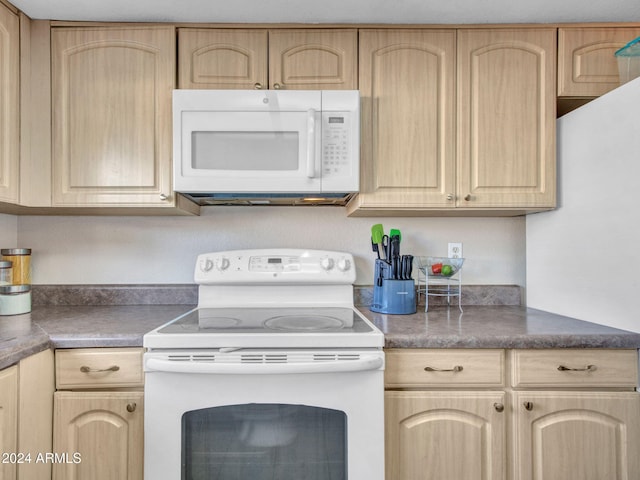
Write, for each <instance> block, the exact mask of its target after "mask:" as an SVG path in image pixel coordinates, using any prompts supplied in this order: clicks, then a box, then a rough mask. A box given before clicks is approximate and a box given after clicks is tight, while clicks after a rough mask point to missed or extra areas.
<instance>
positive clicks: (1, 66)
mask: <svg viewBox="0 0 640 480" xmlns="http://www.w3.org/2000/svg"><path fill="white" fill-rule="evenodd" d="M19 42H20V37H19V22H18V15H16V14H15V13H14V12H12V11H11V10H9V9H8V8H7V7H6V6H4V5H3V4H2V3H0V105H1V106H2V108H0V202H10V203H17V201H18V185H19V177H18V171H19V158H18V152H19V141H20V137H19V129H18V125H19V124H20V122H19V118H20V117H19V104H18V101H19V98H20V95H19V71H20V63H19V62H20V59H19V55H20V44H19Z"/></svg>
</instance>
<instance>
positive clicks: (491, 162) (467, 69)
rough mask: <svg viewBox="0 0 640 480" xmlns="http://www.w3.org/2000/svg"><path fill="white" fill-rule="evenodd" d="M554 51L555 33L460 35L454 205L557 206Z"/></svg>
mask: <svg viewBox="0 0 640 480" xmlns="http://www.w3.org/2000/svg"><path fill="white" fill-rule="evenodd" d="M555 52H556V30H555V29H552V28H548V29H517V30H511V29H505V30H502V29H500V30H498V29H495V30H460V31H459V32H458V79H459V81H458V124H459V129H458V135H459V137H458V166H459V170H460V173H459V183H458V199H457V204H458V206H460V207H465V208H493V207H498V208H499V207H503V208H519V207H520V208H527V207H540V208H544V207H554V206H555V201H556V200H555V198H556V195H555V194H556V186H555V175H556V171H555V105H556V95H555V91H556V89H555V85H556V73H555V72H556V67H555V65H556V60H555V58H556V55H555Z"/></svg>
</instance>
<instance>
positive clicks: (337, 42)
mask: <svg viewBox="0 0 640 480" xmlns="http://www.w3.org/2000/svg"><path fill="white" fill-rule="evenodd" d="M357 45H358V38H357V32H356V30H347V29H341V30H339V29H336V30H314V29H305V30H272V31H270V32H269V88H275V89H279V88H286V89H288V90H294V89H298V90H356V89H357V88H358V83H357V62H358V59H357Z"/></svg>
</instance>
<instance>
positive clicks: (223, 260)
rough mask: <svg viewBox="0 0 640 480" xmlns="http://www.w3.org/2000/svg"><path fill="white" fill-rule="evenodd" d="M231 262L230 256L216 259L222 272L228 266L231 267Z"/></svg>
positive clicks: (217, 265)
mask: <svg viewBox="0 0 640 480" xmlns="http://www.w3.org/2000/svg"><path fill="white" fill-rule="evenodd" d="M229 265H230V262H229V259H228V258H225V257H222V258H218V259H217V260H216V268H217V269H218V270H220V271H221V272H224V271H225V270H226V269H227V268H229Z"/></svg>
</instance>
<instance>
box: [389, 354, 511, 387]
mask: <svg viewBox="0 0 640 480" xmlns="http://www.w3.org/2000/svg"><path fill="white" fill-rule="evenodd" d="M503 384H504V353H503V350H473V349H457V350H451V349H446V350H444V349H443V350H410V349H394V350H387V351H386V367H385V386H386V387H387V388H403V387H404V388H410V387H427V388H429V387H489V386H496V387H498V386H502V385H503Z"/></svg>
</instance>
